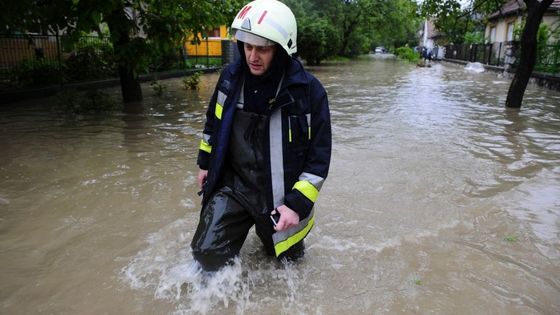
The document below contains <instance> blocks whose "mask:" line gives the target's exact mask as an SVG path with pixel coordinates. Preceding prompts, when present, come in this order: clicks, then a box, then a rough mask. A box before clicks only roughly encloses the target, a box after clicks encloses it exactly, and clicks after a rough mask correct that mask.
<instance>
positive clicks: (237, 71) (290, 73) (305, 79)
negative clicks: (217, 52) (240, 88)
mask: <svg viewBox="0 0 560 315" xmlns="http://www.w3.org/2000/svg"><path fill="white" fill-rule="evenodd" d="M243 67H244V65H243V64H242V62H241V60H239V59H238V60H237V61H236V62H235V63H233V64H232V65H231V66H229V67H227V68H226V69H225V71H227V72H228V75H229V76H230V78H236V79H237V78H240V77H241V76H243V71H246V69H243ZM310 82H311V76H310V75H309V74H308V73H307V72H306V71H305V70H304V68H303V65H302V64H301V62H300V61H299V60H297V59H296V58H292V62H291V64H290V67H289V68H288V69H287V72H286V76H285V78H284V83H283V84H282V88H286V87H288V86H291V85H297V84H309V83H310Z"/></svg>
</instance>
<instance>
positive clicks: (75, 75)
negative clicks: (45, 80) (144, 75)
mask: <svg viewBox="0 0 560 315" xmlns="http://www.w3.org/2000/svg"><path fill="white" fill-rule="evenodd" d="M65 65H66V71H65V77H66V78H67V79H68V80H69V81H84V80H95V79H103V78H110V77H115V76H116V72H115V61H114V54H113V46H112V45H111V43H110V42H108V41H106V40H102V39H100V38H96V37H82V38H80V40H78V42H77V43H76V45H75V50H74V51H73V52H72V54H71V55H70V57H69V58H68V59H67V60H66V61H65Z"/></svg>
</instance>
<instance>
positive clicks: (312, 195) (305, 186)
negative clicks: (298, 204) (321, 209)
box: [293, 180, 319, 202]
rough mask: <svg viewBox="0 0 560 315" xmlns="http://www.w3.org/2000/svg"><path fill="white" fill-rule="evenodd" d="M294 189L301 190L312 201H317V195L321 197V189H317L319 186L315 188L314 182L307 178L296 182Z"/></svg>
mask: <svg viewBox="0 0 560 315" xmlns="http://www.w3.org/2000/svg"><path fill="white" fill-rule="evenodd" d="M293 189H297V190H299V192H301V193H302V194H303V195H304V196H305V197H307V199H309V200H311V201H312V202H315V200H317V197H319V191H318V190H317V188H315V186H313V184H311V183H310V182H309V181H306V180H300V181H299V182H296V184H295V185H294V188H293Z"/></svg>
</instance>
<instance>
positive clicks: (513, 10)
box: [484, 0, 560, 43]
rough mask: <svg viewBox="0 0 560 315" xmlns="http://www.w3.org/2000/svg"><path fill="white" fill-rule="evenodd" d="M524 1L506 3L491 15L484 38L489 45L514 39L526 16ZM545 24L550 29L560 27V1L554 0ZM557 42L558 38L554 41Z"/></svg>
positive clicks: (545, 18) (545, 16)
mask: <svg viewBox="0 0 560 315" xmlns="http://www.w3.org/2000/svg"><path fill="white" fill-rule="evenodd" d="M525 9H526V6H525V2H523V0H511V1H508V2H507V3H505V4H504V5H503V6H502V7H501V8H500V9H499V10H498V11H496V12H494V13H492V14H490V15H489V16H488V17H487V18H488V22H487V24H486V31H485V34H484V37H485V38H486V41H487V42H488V43H501V42H509V41H512V40H513V39H514V29H515V27H520V25H521V24H522V21H523V16H524V14H525ZM543 23H544V24H546V25H548V26H549V28H551V29H555V28H557V27H559V26H560V0H554V1H553V2H552V4H551V5H550V7H549V8H548V11H547V12H546V13H545V15H544V17H543ZM551 40H553V41H557V40H558V38H556V39H553V38H551Z"/></svg>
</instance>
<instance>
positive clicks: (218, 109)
mask: <svg viewBox="0 0 560 315" xmlns="http://www.w3.org/2000/svg"><path fill="white" fill-rule="evenodd" d="M223 110H224V107H223V106H222V104H220V103H216V111H215V114H216V117H218V119H222V111H223Z"/></svg>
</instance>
